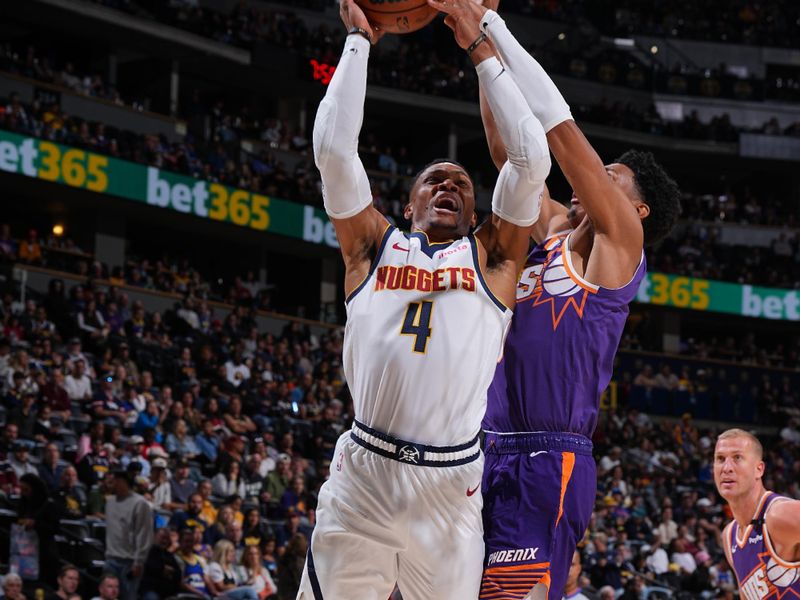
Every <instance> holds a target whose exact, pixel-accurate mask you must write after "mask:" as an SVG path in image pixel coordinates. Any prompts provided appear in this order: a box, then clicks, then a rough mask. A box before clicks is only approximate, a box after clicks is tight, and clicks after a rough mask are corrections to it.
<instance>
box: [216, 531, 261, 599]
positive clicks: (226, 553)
mask: <svg viewBox="0 0 800 600" xmlns="http://www.w3.org/2000/svg"><path fill="white" fill-rule="evenodd" d="M235 562H236V548H234V547H233V544H232V543H231V542H229V541H228V540H220V541H218V542H217V543H216V544H215V546H214V553H213V555H212V558H211V563H210V564H209V565H208V575H209V579H211V587H212V589H211V593H212V594H214V595H215V596H218V597H222V598H230V600H258V595H257V594H256V591H255V589H254V588H253V586H250V585H243V584H244V582H245V580H244V579H243V578H242V572H241V570H240V569H237V568H236V565H235V564H234V563H235Z"/></svg>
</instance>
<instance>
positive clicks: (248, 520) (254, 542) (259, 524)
mask: <svg viewBox="0 0 800 600" xmlns="http://www.w3.org/2000/svg"><path fill="white" fill-rule="evenodd" d="M242 534H243V536H244V543H245V544H246V545H248V546H259V547H260V546H261V543H262V542H263V541H264V540H266V539H267V538H268V537H270V535H271V534H272V531H271V530H270V528H269V525H267V524H266V523H265V522H263V521H262V520H261V513H260V512H259V510H258V508H251V509H249V510H248V511H247V514H246V515H245V519H244V523H243V524H242Z"/></svg>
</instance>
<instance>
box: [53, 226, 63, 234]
mask: <svg viewBox="0 0 800 600" xmlns="http://www.w3.org/2000/svg"><path fill="white" fill-rule="evenodd" d="M53 235H54V236H56V237H61V236H62V235H64V226H63V225H62V224H61V223H56V224H55V225H53Z"/></svg>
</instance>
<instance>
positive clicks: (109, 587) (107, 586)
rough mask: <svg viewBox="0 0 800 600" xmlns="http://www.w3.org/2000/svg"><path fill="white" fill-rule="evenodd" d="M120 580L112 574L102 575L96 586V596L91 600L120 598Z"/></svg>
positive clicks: (114, 599) (115, 599)
mask: <svg viewBox="0 0 800 600" xmlns="http://www.w3.org/2000/svg"><path fill="white" fill-rule="evenodd" d="M120 591H121V585H120V579H119V577H117V576H116V575H114V574H113V573H103V576H102V577H101V578H100V584H99V585H98V586H97V596H95V597H94V598H92V600H117V598H120Z"/></svg>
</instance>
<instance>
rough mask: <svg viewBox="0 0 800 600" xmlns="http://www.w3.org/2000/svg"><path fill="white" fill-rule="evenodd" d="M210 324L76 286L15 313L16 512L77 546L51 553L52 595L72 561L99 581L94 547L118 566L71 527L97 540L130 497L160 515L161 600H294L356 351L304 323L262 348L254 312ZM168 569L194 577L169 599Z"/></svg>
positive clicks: (9, 399) (7, 435)
mask: <svg viewBox="0 0 800 600" xmlns="http://www.w3.org/2000/svg"><path fill="white" fill-rule="evenodd" d="M206 310H207V308H206V307H204V305H203V303H202V301H200V300H199V299H195V298H193V297H192V296H187V298H186V300H185V301H184V302H183V303H182V304H181V306H180V307H179V308H178V309H177V310H175V311H169V312H168V313H165V314H163V315H162V314H160V313H147V312H146V311H145V309H144V307H143V306H142V305H141V304H140V303H138V302H133V303H130V302H129V301H128V300H127V299H126V297H125V295H124V294H121V293H120V292H119V291H118V290H117V289H116V288H113V287H112V288H110V289H109V290H108V291H103V290H101V289H93V288H91V287H82V286H77V287H75V288H72V289H71V290H69V292H68V293H67V291H66V290H65V289H64V286H63V284H62V283H61V281H60V280H53V281H52V283H51V286H50V290H49V293H48V294H46V295H45V296H43V297H41V298H37V299H29V300H28V301H27V302H26V303H25V305H24V306H16V305H15V303H14V300H13V296H12V295H11V294H10V293H7V294H5V295H4V297H3V301H2V304H0V318H1V319H2V322H3V333H4V337H2V339H1V340H0V386H1V387H2V390H1V391H0V393H1V394H2V398H3V401H2V410H0V422H2V423H3V424H4V425H3V428H2V434H0V461H2V462H0V502H2V503H3V504H4V505H5V507H7V508H11V509H14V510H17V511H18V516H20V518H22V512H20V511H25V510H28V509H26V508H25V507H26V503H27V504H31V505H32V506H35V509H36V510H35V511H34V513H33V514H31V515H30V518H31V519H32V520H33V525H32V526H33V528H34V529H36V530H37V531H38V532H39V534H40V536H42V538H43V539H50V540H53V535H57V536H62V537H57V538H56V542H57V543H55V544H48V545H46V546H45V545H44V544H43V545H42V546H40V552H39V559H40V566H41V571H42V575H41V581H42V582H43V583H47V584H48V585H51V586H53V587H54V589H55V586H56V584H57V581H56V579H57V577H56V575H57V573H56V572H57V570H58V565H59V558H61V559H65V560H69V561H75V562H78V563H79V566H80V567H81V569H82V572H83V573H84V574H85V573H87V572H88V571H87V569H89V568H90V567H91V564H87V563H86V561H87V556H90V555H91V548H92V546H93V545H96V544H101V548H102V544H103V542H104V541H106V549H108V545H107V544H108V541H107V540H104V539H103V537H102V535H99V534H98V535H97V536H95V537H96V539H95V541H91V540H90V541H87V540H86V539H85V538H89V537H91V536H88V535H86V536H82V535H79V536H77V537H74V538H73V537H71V533H70V532H71V531H72V530H70V529H69V527H70V524H69V523H68V522H67V521H71V522H72V525H73V526H74V522H75V521H76V520H77V521H80V522H81V523H84V524H85V525H86V527H87V531H89V529H88V527H89V526H92V527H95V525H96V523H97V520H98V519H99V520H101V521H102V519H103V518H104V516H105V515H106V513H107V510H110V509H109V508H108V503H109V502H110V501H111V500H110V499H111V498H113V497H114V496H113V495H111V496H109V494H111V493H112V491H114V490H117V488H118V484H117V481H118V480H120V479H123V480H126V481H128V483H130V484H131V485H132V489H133V490H134V491H136V492H138V493H141V495H142V496H143V497H144V498H146V499H147V501H148V502H149V505H150V506H151V508H152V510H153V513H154V521H153V526H154V527H155V528H156V529H157V531H158V534H157V535H156V537H155V539H154V542H153V546H152V548H151V549H150V555H149V557H148V561H147V563H146V564H145V565H144V579H143V581H145V582H148V581H149V582H150V583H149V585H157V586H160V585H162V584H163V585H167V584H169V585H170V586H171V587H168V588H163V589H162V588H161V587H155V588H148V589H149V590H151V591H152V590H159V593H161V594H162V595H161V597H166V596H168V595H172V593H168V592H167V590H171V592H173V593H177V592H179V591H182V592H188V591H190V590H189V588H192V587H195V589H196V590H198V591H202V592H203V593H204V594H206V595H209V596H210V595H220V594H221V593H222V590H225V589H226V588H225V587H224V586H223V587H221V588H220V587H218V585H219V584H225V585H228V584H229V583H231V582H232V583H234V584H236V585H240V584H241V585H244V584H245V583H247V584H248V585H249V586H250V587H257V588H258V585H260V588H259V589H257V590H256V593H257V596H258V597H259V598H261V599H264V598H267V597H272V596H273V595H274V594H276V593H277V594H278V595H277V597H279V598H289V597H291V598H293V597H294V594H295V593H296V587H297V583H298V581H299V570H300V569H301V568H302V564H303V560H304V558H305V550H306V544H307V540H308V534H309V532H310V530H311V528H312V527H313V524H314V508H315V502H316V501H315V498H316V493H317V490H318V489H319V485H320V484H321V482H322V481H324V479H325V477H326V474H327V470H328V468H329V465H330V460H331V458H332V452H333V447H334V444H335V442H336V439H337V438H338V436H339V434H340V433H341V432H342V431H343V430H344V428H345V427H346V426H347V425H348V424H349V419H350V415H351V414H352V409H351V403H350V399H349V397H348V395H347V390H346V388H345V387H344V386H343V377H342V374H341V364H340V361H341V335H340V333H339V332H338V331H332V332H331V333H330V334H326V335H312V334H311V333H310V332H309V331H308V330H307V329H306V328H304V327H301V326H299V325H298V324H297V323H288V324H287V325H286V327H285V328H284V330H283V332H282V333H281V335H272V334H267V333H259V332H258V330H257V329H256V327H255V321H254V319H253V315H254V310H255V309H253V308H250V309H248V308H245V307H242V306H239V307H237V308H235V309H234V310H233V311H232V312H230V314H228V315H226V316H224V318H222V317H223V315H219V317H218V318H211V317H212V315H210V314H208V313H207V312H206ZM114 473H116V475H114ZM40 484H41V485H40ZM119 485H122V484H119ZM115 486H116V487H115ZM32 490H33V491H32ZM31 493H33V494H34V495H35V496H36V501H35V502H33V503H30V502H28V499H29V497H30V495H31ZM114 493H115V494H118V491H114ZM39 496H42V497H39ZM45 505H46V507H47V511H43V510H41V509H42V507H43V506H45ZM59 519H60V521H59ZM107 525H108V527H109V528H110V524H108V523H107ZM184 531H188V532H189V533H188V538H187V536H186V535H183V533H184ZM44 536H48V537H47V538H44ZM4 537H5V536H4ZM6 539H7V538H6ZM6 550H7V549H6ZM165 552H167V553H171V554H174V555H175V556H176V557H177V558H178V564H180V565H181V569H182V570H183V572H182V573H181V570H180V569H179V570H177V571H175V573H174V575H175V577H170V578H169V579H170V581H165V579H164V574H163V572H162V568H161V567H162V565H161V564H160V563H159V560H158V559H157V557H158V556H163V555H164V553H165ZM48 553H49V554H48ZM153 556H155V557H156V558H153V560H151V558H152V557H153ZM101 558H102V552H101ZM105 558H106V559H108V553H107V552H106V555H105ZM181 561H182V562H181ZM188 563H191V564H192V565H196V564H201V565H202V572H201V575H200V576H199V577H198V576H197V573H196V572H195V573H194V575H192V576H189V575H188V574H187V567H186V564H188ZM262 567H263V568H262ZM220 569H221V570H222V572H223V577H219V580H217V579H216V578H217V575H218V573H219V570H220ZM228 571H231V572H232V573H233V575H231V577H232V581H231V582H229V581H228ZM254 573H256V574H257V577H256V576H255V575H254ZM259 577H260V578H261V579H262V580H263V581H261V583H260V584H258V585H257V584H256V583H253V581H254V580H256V579H258V578H259ZM121 585H122V587H123V588H124V587H125V582H124V581H122V582H121ZM143 585H146V584H143ZM236 585H233V586H229V587H236ZM287 590H288V591H287ZM140 591H141V592H142V593H144V592H145V591H148V590H145V589H142V590H140ZM247 597H248V598H251V597H252V598H255V596H247Z"/></svg>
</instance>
